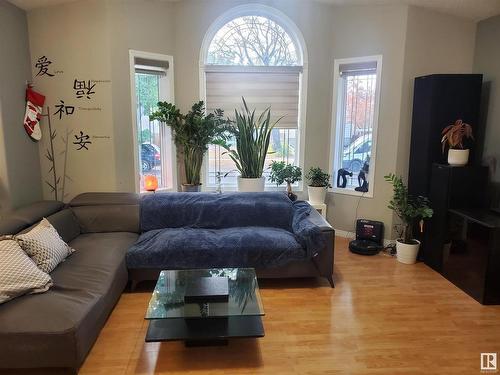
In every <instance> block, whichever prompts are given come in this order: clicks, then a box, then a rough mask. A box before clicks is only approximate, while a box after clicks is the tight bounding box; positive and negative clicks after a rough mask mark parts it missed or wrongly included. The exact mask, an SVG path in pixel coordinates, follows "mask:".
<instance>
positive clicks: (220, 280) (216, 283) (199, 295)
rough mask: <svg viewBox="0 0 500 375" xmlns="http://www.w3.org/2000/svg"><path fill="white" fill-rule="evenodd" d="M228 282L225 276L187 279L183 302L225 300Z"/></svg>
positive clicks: (227, 298)
mask: <svg viewBox="0 0 500 375" xmlns="http://www.w3.org/2000/svg"><path fill="white" fill-rule="evenodd" d="M228 300H229V283H228V278H227V277H196V278H192V279H191V280H189V282H188V284H187V287H186V294H185V295H184V302H185V303H196V302H227V301H228Z"/></svg>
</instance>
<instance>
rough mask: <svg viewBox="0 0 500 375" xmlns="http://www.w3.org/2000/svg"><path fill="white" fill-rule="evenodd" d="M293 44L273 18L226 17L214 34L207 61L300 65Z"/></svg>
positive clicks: (216, 62)
mask: <svg viewBox="0 0 500 375" xmlns="http://www.w3.org/2000/svg"><path fill="white" fill-rule="evenodd" d="M296 49H297V47H296V46H295V44H294V42H293V40H292V38H291V37H290V35H288V33H287V32H286V31H285V29H283V27H281V26H280V25H279V24H278V23H277V22H275V21H273V20H271V19H269V18H266V17H262V16H255V15H249V16H243V17H238V18H235V19H233V20H232V21H229V22H228V23H226V24H225V25H224V26H222V27H221V28H220V29H219V31H217V34H215V36H214V38H213V39H212V42H211V43H210V47H209V49H208V56H207V64H214V65H240V66H241V65H244V66H296V65H300V64H299V60H298V56H297V51H296Z"/></svg>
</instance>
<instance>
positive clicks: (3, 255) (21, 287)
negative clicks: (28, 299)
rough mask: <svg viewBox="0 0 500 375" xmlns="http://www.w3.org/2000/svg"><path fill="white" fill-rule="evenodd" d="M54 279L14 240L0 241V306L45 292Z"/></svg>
mask: <svg viewBox="0 0 500 375" xmlns="http://www.w3.org/2000/svg"><path fill="white" fill-rule="evenodd" d="M51 285H52V279H51V278H50V276H49V275H47V274H46V273H45V272H43V271H41V270H40V269H39V268H38V267H37V266H36V264H35V263H34V262H33V261H32V260H31V259H30V258H29V257H28V255H26V253H25V252H24V251H23V249H21V247H20V246H19V244H18V243H17V242H16V241H15V240H13V239H3V240H2V239H0V304H1V303H4V302H7V301H9V300H11V299H12V298H15V297H18V296H21V295H23V294H26V293H41V292H45V291H46V290H48V289H49V288H50V286H51Z"/></svg>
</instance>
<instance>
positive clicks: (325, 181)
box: [306, 167, 332, 204]
mask: <svg viewBox="0 0 500 375" xmlns="http://www.w3.org/2000/svg"><path fill="white" fill-rule="evenodd" d="M330 177H331V176H330V175H329V174H328V173H326V172H324V171H323V170H322V169H321V168H319V167H311V169H309V172H307V175H306V180H307V181H308V182H309V183H308V186H307V193H308V194H309V202H311V203H314V204H322V203H325V197H326V191H327V190H328V188H331V187H332V185H330Z"/></svg>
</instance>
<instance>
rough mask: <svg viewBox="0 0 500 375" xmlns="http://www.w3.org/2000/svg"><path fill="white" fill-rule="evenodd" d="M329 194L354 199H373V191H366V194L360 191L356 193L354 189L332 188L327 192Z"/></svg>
mask: <svg viewBox="0 0 500 375" xmlns="http://www.w3.org/2000/svg"><path fill="white" fill-rule="evenodd" d="M328 191H329V192H330V193H336V194H342V195H352V196H355V197H361V198H373V191H368V192H366V193H363V192H361V191H356V190H354V189H347V188H345V189H343V188H337V187H335V188H332V189H329V190H328Z"/></svg>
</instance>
